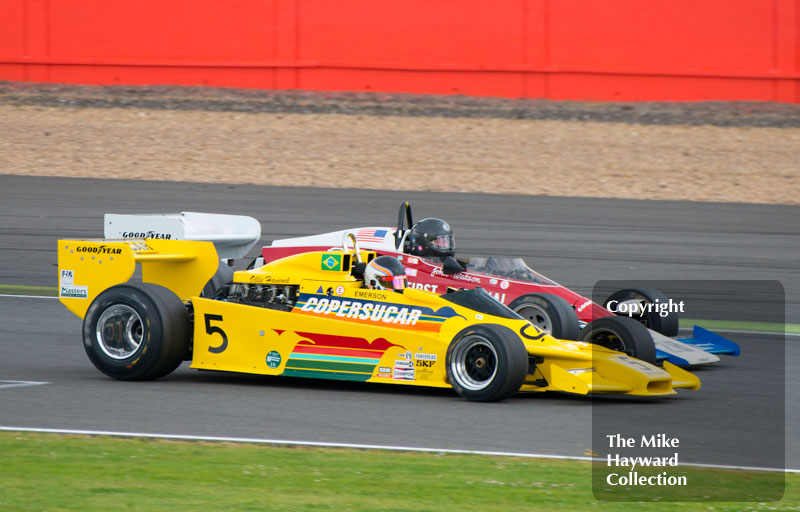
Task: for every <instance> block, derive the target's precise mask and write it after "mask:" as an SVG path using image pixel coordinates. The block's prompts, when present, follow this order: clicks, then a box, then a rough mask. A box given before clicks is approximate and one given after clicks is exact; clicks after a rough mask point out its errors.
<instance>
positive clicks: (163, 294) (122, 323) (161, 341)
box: [83, 283, 190, 380]
mask: <svg viewBox="0 0 800 512" xmlns="http://www.w3.org/2000/svg"><path fill="white" fill-rule="evenodd" d="M189 332H190V328H189V315H188V313H187V311H186V307H185V306H184V304H183V302H182V301H181V300H180V299H179V298H178V296H177V295H175V294H174V293H172V292H171V291H170V290H168V289H167V288H164V287H163V286H159V285H155V284H151V283H130V284H121V285H117V286H112V287H111V288H109V289H107V290H105V291H104V292H103V293H101V294H100V295H98V296H97V298H96V299H95V300H94V301H92V304H91V305H90V306H89V309H88V311H87V312H86V316H85V317H84V320H83V346H84V349H85V350H86V354H87V355H88V356H89V359H90V360H91V361H92V363H93V364H94V365H95V367H97V369H98V370H100V371H101V372H103V373H105V374H106V375H108V376H109V377H113V378H115V379H119V380H148V379H157V378H159V377H163V376H164V375H167V374H168V373H170V372H172V371H173V370H174V369H175V368H177V367H178V365H180V364H181V361H183V359H184V357H185V356H186V355H187V354H188V352H189Z"/></svg>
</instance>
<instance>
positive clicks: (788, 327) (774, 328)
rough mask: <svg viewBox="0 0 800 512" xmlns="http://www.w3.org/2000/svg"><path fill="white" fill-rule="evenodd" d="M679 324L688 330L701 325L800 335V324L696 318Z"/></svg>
mask: <svg viewBox="0 0 800 512" xmlns="http://www.w3.org/2000/svg"><path fill="white" fill-rule="evenodd" d="M679 323H680V326H681V327H686V328H690V327H692V326H694V325H699V326H700V327H705V328H706V329H709V330H714V329H727V330H731V331H758V332H786V333H789V334H800V325H798V324H776V323H769V322H737V321H734V320H698V319H695V318H681V319H680V322H679Z"/></svg>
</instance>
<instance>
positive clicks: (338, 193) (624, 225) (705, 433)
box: [0, 176, 800, 468]
mask: <svg viewBox="0 0 800 512" xmlns="http://www.w3.org/2000/svg"><path fill="white" fill-rule="evenodd" d="M0 199H2V201H1V202H0V258H2V260H1V261H3V266H2V268H0V283H3V284H27V285H41V286H54V285H55V284H56V281H57V277H56V255H55V243H56V240H57V238H58V237H64V238H67V237H85V238H91V237H98V236H101V235H102V215H103V213H106V212H118V213H146V212H165V211H181V210H189V211H205V212H216V213H235V214H248V215H252V216H253V217H255V218H257V219H258V220H259V221H260V222H261V223H262V232H263V239H262V242H266V241H268V240H271V239H274V238H280V237H288V236H300V235H307V234H312V233H318V232H322V231H327V230H335V229H342V228H345V227H351V226H358V225H380V224H384V225H392V224H394V222H395V221H396V217H397V208H398V206H399V204H400V202H401V201H402V200H409V201H411V203H412V206H413V208H414V214H415V216H416V217H417V218H422V217H425V216H438V217H442V218H445V219H448V220H449V221H450V222H451V224H452V225H453V227H454V230H455V232H456V238H457V243H458V246H459V252H461V253H462V254H475V255H478V254H483V255H489V254H494V255H505V256H520V257H524V258H525V259H526V261H528V262H529V263H531V264H532V266H533V267H534V268H536V269H537V270H539V271H541V272H543V273H544V274H545V275H548V276H549V277H551V278H554V279H555V280H557V281H559V282H561V283H562V284H565V285H567V286H570V287H572V288H575V289H577V290H578V291H582V292H584V293H587V294H588V293H590V292H591V287H592V285H593V284H594V283H595V281H597V280H598V279H599V278H604V279H634V280H641V279H664V280H669V281H675V280H678V279H682V280H709V279H711V280H716V279H729V280H731V279H771V280H778V281H780V282H781V283H782V284H783V286H784V288H785V290H786V299H787V304H786V311H787V321H789V322H794V323H798V314H799V313H798V309H799V308H798V307H797V306H798V297H799V296H800V283H798V279H799V278H798V272H797V271H798V266H800V264H798V260H797V254H799V253H800V251H798V249H800V237H798V231H800V224H799V223H798V222H797V219H798V218H800V208H797V207H787V206H768V205H739V204H705V203H689V202H644V201H622V200H585V199H567V198H552V197H530V196H527V197H523V196H499V195H465V194H432V193H422V192H378V191H361V190H349V189H336V190H334V189H330V190H324V189H303V188H297V189H290V188H271V187H249V186H230V185H201V184H181V183H155V182H139V181H108V180H106V181H103V180H81V179H60V178H33V177H15V176H0ZM715 299H716V300H717V302H716V303H715V304H716V306H715V310H714V311H716V312H717V313H718V314H717V315H716V316H717V318H720V319H729V320H754V321H757V320H760V319H763V318H765V317H771V318H774V312H775V310H776V305H777V304H776V303H775V301H773V300H771V299H765V298H764V297H749V296H748V295H747V290H746V289H745V290H743V291H742V293H741V294H739V295H725V296H722V297H715ZM779 309H781V310H782V309H783V308H779ZM709 311H710V310H709ZM707 312H708V311H701V312H700V314H698V315H691V316H693V317H694V316H699V317H701V318H702V317H705V318H708V317H709V316H708V315H706V314H704V313H707ZM770 315H771V316H770ZM80 328H81V321H80V319H78V318H77V317H75V316H74V315H72V314H71V313H69V312H68V311H66V309H65V308H63V307H62V306H61V305H60V304H59V303H58V301H57V300H54V299H44V298H18V297H0V381H35V382H47V383H48V384H46V385H37V386H19V387H3V383H2V382H0V426H18V427H35V428H62V429H82V430H107V431H121V432H145V433H162V434H183V435H200V436H232V437H248V438H266V439H284V440H295V441H322V442H333V443H356V444H374V445H392V446H411V447H423V448H434V449H436V448H441V449H466V450H482V451H503V452H522V453H547V454H558V455H570V456H582V455H585V454H586V453H587V450H588V449H590V448H591V446H592V419H593V417H594V418H595V423H596V424H603V425H604V428H605V427H607V426H608V421H607V420H608V419H609V418H618V420H616V421H619V425H620V429H624V428H627V427H626V426H628V427H629V426H631V425H635V426H636V428H640V429H642V430H643V431H651V432H652V433H657V432H661V431H665V432H667V433H671V434H673V435H676V436H679V437H680V438H681V450H680V455H681V461H683V462H698V463H713V464H731V465H747V466H769V467H776V466H780V465H781V464H783V462H784V461H783V460H778V459H782V457H779V456H776V453H777V452H776V450H775V447H776V446H783V439H782V438H783V436H782V435H781V434H782V430H783V427H784V425H785V446H786V460H785V463H786V467H788V468H800V429H798V428H797V427H796V425H797V424H798V419H800V407H798V404H797V402H798V401H797V391H796V390H797V389H798V388H800V382H798V379H797V377H796V372H793V371H792V369H793V367H794V366H795V363H797V362H799V361H800V339H797V338H787V341H786V342H785V343H784V339H783V337H782V336H775V335H759V334H735V335H734V334H732V335H730V337H731V338H732V339H734V340H735V341H737V342H739V343H740V344H741V346H742V348H743V356H742V357H740V358H730V357H725V358H723V361H722V362H721V363H719V364H717V365H715V366H712V367H708V368H705V369H700V370H698V371H697V374H698V375H699V376H700V378H701V379H702V380H703V389H702V390H700V391H697V392H693V391H686V390H682V391H681V392H680V393H679V395H678V396H677V397H670V398H664V399H656V400H642V399H635V400H630V399H619V398H604V399H600V400H591V399H587V398H583V397H572V396H567V395H561V394H547V395H539V394H536V395H525V396H519V397H514V398H512V399H510V400H506V401H505V402H502V403H497V404H477V403H469V402H466V401H463V400H461V399H459V398H458V397H457V396H456V395H455V394H454V393H453V392H451V391H448V390H429V389H423V388H404V387H397V386H380V385H364V384H354V383H338V382H331V381H316V380H303V379H287V378H266V377H259V376H246V375H233V374H218V373H213V372H198V371H195V370H191V369H189V368H188V366H187V365H186V364H185V365H184V366H182V367H181V368H179V370H177V371H176V372H175V373H173V374H172V375H170V376H168V377H167V378H165V379H161V380H159V381H155V382H142V383H126V382H117V381H113V380H111V379H108V378H106V377H105V376H103V375H102V374H100V373H99V372H98V371H97V370H95V369H94V367H93V366H92V365H91V363H89V361H88V359H87V358H86V356H85V354H84V352H83V349H82V346H81V341H80ZM784 365H785V366H784ZM784 367H785V369H786V373H785V379H786V384H785V385H786V388H785V389H786V390H787V391H786V397H785V402H786V408H785V409H784V393H783V374H782V372H781V369H782V368H784ZM784 411H785V414H784ZM598 418H601V419H602V420H603V421H602V422H599V421H597V419H598ZM603 433H605V432H600V434H603ZM595 434H597V432H596V433H595ZM780 452H781V454H782V450H780ZM765 454H766V455H765Z"/></svg>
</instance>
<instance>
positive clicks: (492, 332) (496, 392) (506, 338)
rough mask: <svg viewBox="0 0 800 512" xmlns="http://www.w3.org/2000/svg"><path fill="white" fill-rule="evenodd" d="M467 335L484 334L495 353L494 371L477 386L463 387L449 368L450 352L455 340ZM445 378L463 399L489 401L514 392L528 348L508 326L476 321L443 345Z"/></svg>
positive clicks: (522, 376)
mask: <svg viewBox="0 0 800 512" xmlns="http://www.w3.org/2000/svg"><path fill="white" fill-rule="evenodd" d="M470 335H478V336H481V337H482V338H484V339H485V340H486V341H487V342H488V343H489V344H491V345H492V347H493V348H494V351H495V353H496V354H497V371H496V372H495V374H494V377H493V378H492V380H491V382H490V383H489V384H488V385H486V386H485V387H483V388H482V389H479V390H471V389H467V388H465V387H464V386H463V385H461V383H460V382H459V381H458V379H457V378H456V376H455V372H454V371H453V370H452V365H453V364H454V363H455V361H454V360H453V353H454V351H455V349H456V348H457V346H458V344H459V343H462V342H463V341H464V339H465V338H466V337H468V336H470ZM445 364H446V368H447V378H448V380H449V382H450V384H451V385H452V386H453V389H454V390H455V391H456V393H458V394H459V395H460V396H462V397H463V398H466V399H467V400H474V401H481V402H492V401H498V400H502V399H504V398H507V397H508V396H510V395H512V394H514V393H516V392H517V391H518V390H519V388H520V387H521V386H522V384H523V382H524V380H525V375H526V374H527V371H528V352H527V349H526V348H525V345H524V343H523V342H522V340H520V339H519V337H518V336H517V335H516V334H515V333H514V332H513V331H511V330H510V329H508V328H507V327H504V326H500V325H492V324H485V325H476V326H472V327H468V328H466V329H463V330H462V331H461V332H459V333H458V334H457V335H456V336H455V337H454V338H453V341H452V342H451V343H450V346H449V347H448V348H447V357H446V361H445Z"/></svg>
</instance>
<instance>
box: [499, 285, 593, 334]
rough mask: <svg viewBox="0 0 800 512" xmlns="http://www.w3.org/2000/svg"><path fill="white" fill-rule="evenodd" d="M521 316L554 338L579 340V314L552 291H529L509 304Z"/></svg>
mask: <svg viewBox="0 0 800 512" xmlns="http://www.w3.org/2000/svg"><path fill="white" fill-rule="evenodd" d="M508 307H510V308H511V309H513V310H514V311H515V312H516V313H517V314H518V315H519V316H521V317H522V318H524V319H525V320H527V321H529V322H530V323H532V324H533V325H535V326H536V328H537V329H539V330H540V331H544V332H546V333H547V334H549V335H551V336H553V337H554V338H558V339H562V340H577V339H578V336H579V333H580V327H578V315H577V313H575V310H574V309H572V306H570V305H569V302H567V301H566V300H564V299H562V298H561V297H559V296H558V295H553V294H551V293H529V294H527V295H522V296H520V297H517V298H516V299H514V300H513V301H512V302H511V304H509V305H508Z"/></svg>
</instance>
